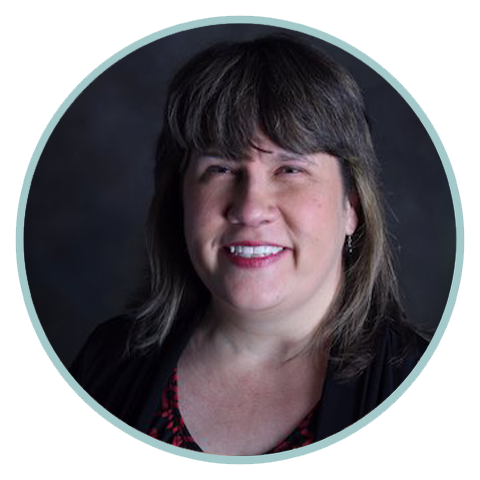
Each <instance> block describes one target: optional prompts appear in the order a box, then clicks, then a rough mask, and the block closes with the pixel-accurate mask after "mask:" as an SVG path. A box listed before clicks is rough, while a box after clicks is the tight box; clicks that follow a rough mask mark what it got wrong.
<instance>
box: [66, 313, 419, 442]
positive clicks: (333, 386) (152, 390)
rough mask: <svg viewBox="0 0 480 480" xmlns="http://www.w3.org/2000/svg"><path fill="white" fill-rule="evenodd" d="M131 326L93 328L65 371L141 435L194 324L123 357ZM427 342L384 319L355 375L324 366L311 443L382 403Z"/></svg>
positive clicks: (119, 322) (114, 323) (121, 322)
mask: <svg viewBox="0 0 480 480" xmlns="http://www.w3.org/2000/svg"><path fill="white" fill-rule="evenodd" d="M131 324H132V323H131V319H129V318H128V317H126V316H125V317H118V318H115V319H113V320H110V321H108V322H106V323H104V324H102V325H100V326H99V327H97V328H96V330H95V331H94V332H93V333H92V335H91V336H90V337H89V339H88V340H87V342H86V344H85V345H84V347H83V348H82V350H81V351H80V353H79V355H78V356H77V358H76V359H75V361H74V362H73V364H72V367H71V369H70V373H71V374H72V376H73V377H74V378H75V380H76V381H77V382H78V383H79V384H80V386H82V387H83V389H84V390H85V391H86V392H87V393H88V394H90V396H91V397H92V398H93V399H94V400H96V401H97V402H98V403H99V404H100V405H102V406H103V407H104V408H105V409H106V410H108V411H109V412H110V413H112V414H113V415H115V416H116V417H118V418H119V419H120V420H122V421H124V422H125V423H127V424H128V425H130V426H132V427H134V428H136V429H138V430H140V431H141V432H144V433H145V432H147V429H148V427H149V425H150V422H151V421H152V418H153V415H154V414H155V412H156V411H157V410H158V406H159V402H160V398H161V393H162V391H163V389H164V387H165V385H166V382H167V380H168V378H169V377H170V375H171V373H172V370H173V368H174V367H175V366H176V365H177V362H178V359H179V357H180V355H181V353H182V351H183V348H184V347H185V346H186V344H187V342H188V340H189V338H190V335H191V334H192V332H193V330H194V326H195V323H193V325H187V326H182V327H180V328H177V330H176V331H175V332H174V333H173V334H172V335H170V337H169V339H168V341H167V342H166V344H165V346H164V347H162V348H161V349H153V350H152V351H150V352H149V353H148V354H144V355H126V354H125V346H126V342H127V338H128V335H129V332H130V327H131ZM405 342H408V345H407V347H408V348H407V353H406V355H403V357H404V358H403V361H402V362H400V363H398V362H393V361H392V360H394V359H396V358H398V356H399V354H400V353H401V351H404V349H405ZM427 346H428V344H427V342H426V341H425V340H423V339H422V338H421V337H420V336H418V335H416V334H414V333H413V332H412V331H411V330H410V329H408V328H407V327H405V326H400V325H399V324H398V323H394V322H390V321H385V322H384V323H383V325H382V328H380V333H379V335H377V340H376V348H375V352H374V357H373V361H372V362H371V364H370V365H369V366H368V368H367V369H366V370H364V371H363V373H362V374H361V375H360V376H358V377H356V378H355V379H353V380H350V381H348V382H345V381H339V380H338V379H337V377H336V376H335V375H334V372H333V368H332V366H331V365H329V366H328V368H327V374H326V379H325V383H324V386H323V393H322V398H321V400H320V405H319V408H318V409H317V413H316V416H315V419H314V437H315V441H319V440H322V439H324V438H327V437H329V436H331V435H334V434H335V433H338V432H339V431H341V430H343V429H344V428H346V427H348V426H350V425H352V424H353V423H355V422H356V421H358V420H360V419H361V418H362V417H364V416H365V415H367V414H368V413H369V412H371V411H372V410H373V409H375V408H376V407H377V406H378V405H379V404H381V403H382V402H383V401H384V400H385V399H386V398H387V397H389V396H390V395H391V394H392V393H393V392H394V391H395V390H396V389H397V388H398V386H399V385H400V384H401V383H402V382H403V381H404V380H405V379H406V378H407V376H408V375H409V374H410V372H411V371H412V369H413V368H414V367H415V365H416V364H417V362H418V360H419V359H420V357H421V356H422V355H423V353H424V351H425V349H426V347H427Z"/></svg>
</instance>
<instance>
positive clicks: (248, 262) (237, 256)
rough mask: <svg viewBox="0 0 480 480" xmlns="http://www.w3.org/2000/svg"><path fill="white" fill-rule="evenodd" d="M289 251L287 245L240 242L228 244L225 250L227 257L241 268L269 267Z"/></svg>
mask: <svg viewBox="0 0 480 480" xmlns="http://www.w3.org/2000/svg"><path fill="white" fill-rule="evenodd" d="M288 251H289V249H288V248H286V247H280V246H278V245H268V244H264V245H261V244H257V245H251V244H250V245H248V244H245V243H243V244H242V243H238V244H234V245H227V246H226V247H225V248H224V252H225V253H226V254H227V258H228V259H229V260H230V262H231V263H232V264H233V265H235V266H236V267H240V268H254V269H255V268H262V267H267V266H269V265H271V264H273V263H275V262H277V261H278V260H280V259H281V258H282V257H283V256H284V255H285V254H286V253H287V252H288Z"/></svg>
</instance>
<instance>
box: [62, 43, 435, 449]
mask: <svg viewBox="0 0 480 480" xmlns="http://www.w3.org/2000/svg"><path fill="white" fill-rule="evenodd" d="M155 180H156V191H155V197H154V199H153V202H152V206H151V212H150V221H149V233H148V248H149V259H150V289H149V294H148V295H147V297H146V298H145V299H144V301H143V302H141V304H140V305H139V306H138V307H137V308H135V309H134V310H133V311H132V312H131V313H130V314H129V315H126V316H124V317H122V318H118V319H114V320H112V321H110V322H108V323H107V324H104V325H102V326H100V327H99V328H98V329H97V330H96V332H95V333H94V334H93V335H92V336H91V337H90V339H89V341H88V342H87V344H86V345H85V347H84V348H83V349H82V351H81V352H80V354H79V356H78V357H77V359H76V361H75V362H74V364H73V366H72V369H71V372H72V374H73V376H74V377H75V378H76V379H77V381H78V382H79V383H80V384H81V385H82V386H83V388H85V390H86V391H87V392H89V393H90V395H92V396H93V398H95V399H96V400H97V401H98V402H99V403H100V404H101V405H103V406H104V407H105V408H107V410H109V411H111V412H112V413H113V414H114V415H116V416H117V417H119V418H121V419H122V420H124V421H125V422H126V423H128V424H130V425H132V426H134V427H135V428H137V429H139V430H141V431H143V432H146V433H148V434H149V435H151V436H153V437H155V438H158V439H159V440H161V441H164V442H168V443H171V444H173V445H177V446H181V447H184V448H188V449H191V450H196V451H203V452H206V453H214V454H223V455H258V454H264V453H275V452H280V451H285V450H289V449H293V448H299V447H302V446H304V445H308V444H311V443H312V442H316V441H319V440H322V439H324V438H326V437H328V436H330V435H333V434H335V433H337V432H339V431H340V430H342V429H344V428H346V427H348V426H349V425H351V424H353V423H354V422H356V421H357V420H359V419H360V418H362V417H363V416H365V415H366V414H367V413H369V412H370V411H372V410H373V409H374V408H376V407H377V406H378V405H379V404H380V403H381V402H383V401H384V400H385V399H386V398H387V397H388V396H389V395H390V394H391V393H392V392H393V391H394V390H395V389H396V388H397V387H398V386H399V385H400V384H401V383H402V382H403V380H404V379H405V378H406V377H407V376H408V374H409V373H410V372H411V370H412V369H413V367H414V366H415V365H416V363H417V362H418V360H419V358H420V357H421V355H422V354H423V352H424V350H425V348H426V345H427V344H426V342H425V341H424V340H423V339H422V338H420V337H419V336H418V335H417V334H415V333H414V332H413V331H412V329H411V328H410V327H408V326H407V325H406V323H405V321H404V315H403V313H402V308H401V306H400V301H399V296H398V292H397V283H396V278H395V274H394V271H393V268H392V262H391V258H390V250H389V246H388V241H387V236H386V234H385V226H384V218H383V210H382V201H381V198H380V195H379V192H378V187H377V162H376V158H375V153H374V150H373V146H372V141H371V137H370V130H369V125H368V122H367V118H366V113H365V108H364V104H363V99H362V96H361V94H360V92H359V89H358V87H357V85H356V83H355V82H354V81H353V79H352V78H351V76H350V75H349V74H348V73H347V72H346V71H345V70H344V69H343V68H342V67H341V66H339V65H338V64H336V63H334V62H333V61H332V60H331V59H330V58H328V57H326V56H325V55H324V54H322V53H320V52H318V51H317V50H315V49H313V48H312V47H310V46H308V45H306V44H304V43H300V42H299V41H297V40H293V39H291V38H287V37H266V38H260V39H257V40H254V41H251V42H241V43H231V44H230V43H229V44H220V45H217V46H214V47H212V48H210V49H208V50H206V51H204V52H202V53H200V54H198V55H197V56H196V57H194V58H193V59H192V60H190V61H189V62H188V63H187V64H186V65H185V66H184V67H183V68H182V69H181V70H180V71H179V72H178V73H177V75H176V76H175V78H174V79H173V81H172V83H171V86H170V90H169V95H168V99H167V104H166V113H165V119H164V126H163V131H162V134H161V136H160V140H159V144H158V154H157V166H156V178H155Z"/></svg>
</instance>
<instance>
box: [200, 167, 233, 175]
mask: <svg viewBox="0 0 480 480" xmlns="http://www.w3.org/2000/svg"><path fill="white" fill-rule="evenodd" d="M205 173H206V174H207V175H225V174H226V173H232V169H231V168H229V167H227V166H224V165H211V166H210V167H208V168H207V170H206V171H205Z"/></svg>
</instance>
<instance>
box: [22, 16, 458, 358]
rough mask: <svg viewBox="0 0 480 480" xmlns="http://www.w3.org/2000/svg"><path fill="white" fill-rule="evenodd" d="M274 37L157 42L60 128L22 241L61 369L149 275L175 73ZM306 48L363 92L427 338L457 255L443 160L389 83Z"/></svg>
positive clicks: (86, 95) (401, 265)
mask: <svg viewBox="0 0 480 480" xmlns="http://www.w3.org/2000/svg"><path fill="white" fill-rule="evenodd" d="M280 30H282V29H279V28H276V27H269V26H262V25H219V26H212V27H203V28H197V29H194V30H189V31H186V32H182V33H177V34H174V35H171V36H169V37H166V38H164V39H161V40H158V41H155V42H153V43H151V44H149V45H147V46H145V47H143V48H141V49H139V50H137V51H136V52H134V53H131V54H130V55H128V56H127V57H125V58H124V59H122V60H121V61H119V62H117V63H116V64H115V65H114V66H113V67H111V68H110V69H108V70H107V71H106V72H104V73H103V74H101V75H100V76H99V77H98V78H97V79H96V80H95V81H94V82H93V83H92V84H91V85H89V86H88V87H87V88H86V89H85V90H84V91H83V92H82V94H81V95H80V96H79V97H78V98H77V99H76V100H75V101H74V102H73V104H72V106H71V107H70V108H69V109H68V111H67V112H66V113H65V114H64V116H63V117H62V119H61V120H60V122H59V123H58V125H57V127H56V129H55V130H54V131H53V133H52V135H51V137H50V139H49V140H48V142H47V144H46V146H45V149H44V151H43V153H42V156H41V157H40V161H39V163H38V166H37V168H36V171H35V174H34V177H33V180H32V184H31V189H30V193H29V197H28V203H27V209H26V215H25V242H24V244H25V263H26V271H27V276H28V282H29V286H30V291H31V295H32V300H33V303H34V306H35V309H36V311H37V315H38V317H39V320H40V322H41V324H42V326H43V328H44V330H45V334H46V336H47V338H48V339H49V341H50V343H51V344H52V347H53V348H54V350H55V351H56V352H57V354H58V356H59V358H60V359H61V360H62V361H63V362H64V363H65V364H66V365H67V366H68V365H69V364H70V362H71V360H72V359H73V357H74V356H75V354H76V353H77V352H78V350H79V348H80V347H81V345H82V344H83V342H84V341H85V340H86V337H87V335H88V334H89V333H90V332H91V331H92V329H93V328H94V327H95V326H96V325H97V324H98V323H100V322H102V321H105V320H107V319H109V318H111V317H113V316H115V315H118V314H120V313H122V311H123V310H124V308H125V304H126V303H127V302H128V301H130V299H131V295H132V293H133V292H135V290H136V289H137V287H138V285H139V283H141V280H142V278H143V276H144V257H143V254H144V249H143V245H144V240H143V234H144V223H145V220H146V214H147V209H148V205H149V202H150V199H151V196H152V194H153V167H154V152H155V146H156V140H157V136H158V134H159V132H160V129H161V118H162V109H163V104H164V96H165V92H166V88H167V85H168V82H169V79H170V78H171V76H172V74H173V73H174V72H175V70H176V69H177V68H178V67H179V66H180V65H182V64H183V63H184V62H185V60H187V59H188V58H189V57H190V56H191V55H193V54H194V53H196V52H197V51H199V50H202V49H204V48H206V47H207V46H209V45H210V44H211V43H213V42H216V41H219V40H239V39H250V38H253V37H256V36H259V35H264V34H268V33H273V32H275V31H280ZM312 42H313V43H316V44H318V45H320V47H321V48H322V49H323V50H324V51H326V52H327V53H328V54H330V55H331V56H333V57H334V58H336V59H337V60H338V61H340V62H341V63H343V64H344V65H345V66H346V67H347V68H348V69H349V70H350V72H351V73H352V74H353V75H354V77H355V78H356V80H357V82H358V83H359V85H360V87H361V89H362V91H363V93H364V95H365V98H366V103H367V109H368V112H369V115H370V117H371V119H372V122H373V135H374V141H375V145H376V151H377V155H378V157H379V160H380V162H381V165H382V181H383V189H384V194H385V196H386V198H387V201H388V224H389V231H390V234H391V236H392V240H393V245H394V251H395V254H396V260H397V271H398V274H399V278H400V285H401V290H402V295H403V298H404V302H405V307H406V310H407V313H408V317H409V319H410V321H411V322H412V323H415V324H416V325H417V326H419V327H421V328H422V329H423V330H425V331H427V332H430V333H433V332H434V330H435V328H436V326H437V325H438V322H439V321H440V319H441V316H442V314H443V310H444V308H445V304H446V302H447V298H448V294H449V292H450V286H451V281H452V276H453V268H454V262H455V246H456V245H455V217H454V211H453V203H452V198H451V194H450V189H449V186H448V181H447V178H446V175H445V172H444V170H443V166H442V163H441V160H440V158H439V156H438V154H437V152H436V150H435V147H434V145H433V143H432V141H431V140H430V138H429V136H428V134H427V132H426V130H425V128H424V127H423V125H422V123H421V122H420V121H419V120H418V118H417V116H416V115H415V113H414V112H413V111H412V109H411V108H410V107H409V105H408V104H407V103H406V102H405V101H404V100H403V99H402V97H401V96H400V95H399V94H398V93H397V92H396V90H394V89H393V87H392V86H391V85H390V84H389V83H387V82H386V81H385V80H384V79H383V78H382V77H381V76H379V75H378V74H377V73H376V72H374V71H373V70H372V69H371V68H370V67H368V66H366V65H365V64H363V63H362V62H360V61H359V60H357V59H356V58H355V57H353V56H351V55H350V54H348V53H346V52H344V51H343V50H340V49H338V48H337V47H335V46H333V45H330V44H328V43H325V42H322V41H321V40H318V39H312ZM366 53H368V52H366ZM68 61H74V59H68ZM68 61H67V62H66V68H68ZM87 73H88V72H86V74H87ZM53 81H54V80H53ZM73 87H74V86H72V89H73ZM427 114H428V112H427Z"/></svg>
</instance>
